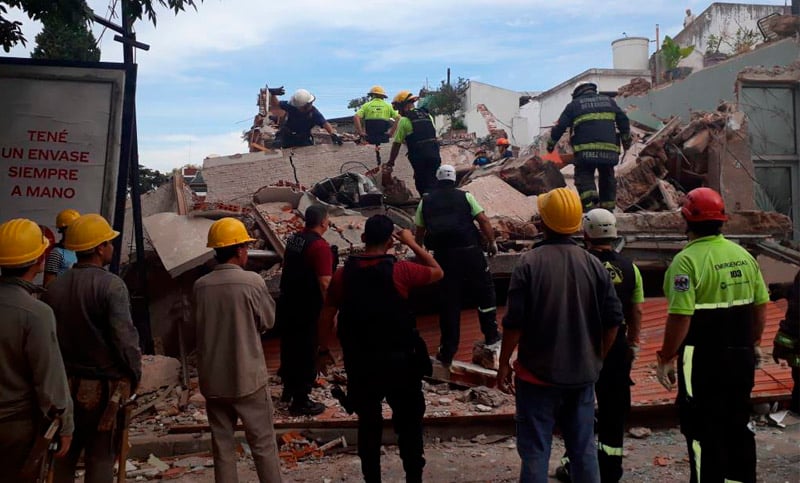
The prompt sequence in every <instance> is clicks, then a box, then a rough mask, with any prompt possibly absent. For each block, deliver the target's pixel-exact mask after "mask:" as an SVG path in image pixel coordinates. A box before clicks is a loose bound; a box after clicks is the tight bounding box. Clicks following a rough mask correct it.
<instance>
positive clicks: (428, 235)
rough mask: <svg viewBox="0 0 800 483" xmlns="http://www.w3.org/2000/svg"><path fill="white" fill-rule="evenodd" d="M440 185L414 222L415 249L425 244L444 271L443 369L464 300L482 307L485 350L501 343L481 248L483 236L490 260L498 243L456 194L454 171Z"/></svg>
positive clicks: (440, 173) (485, 221)
mask: <svg viewBox="0 0 800 483" xmlns="http://www.w3.org/2000/svg"><path fill="white" fill-rule="evenodd" d="M436 179H437V184H436V188H435V189H433V190H431V191H430V192H429V193H428V194H426V195H425V196H423V198H422V200H421V201H420V202H419V205H417V213H416V216H415V218H414V222H415V224H416V226H417V234H416V237H417V243H423V242H424V244H425V247H426V248H428V249H429V250H432V251H433V255H434V256H435V257H436V261H437V262H439V265H441V267H442V269H443V270H444V279H443V280H442V283H441V285H440V286H441V292H440V295H439V303H440V305H439V327H440V329H441V331H442V334H441V345H440V346H439V351H438V353H437V354H436V358H437V359H438V360H439V362H441V363H442V365H444V366H450V365H451V364H452V363H453V357H454V356H455V354H456V352H458V344H459V339H460V329H461V310H462V308H463V306H464V305H465V304H464V299H463V297H464V295H467V296H468V297H469V298H468V299H467V300H470V301H474V302H475V303H477V304H478V308H477V310H478V321H479V322H480V326H481V332H482V333H483V336H484V342H485V344H486V345H488V346H491V345H493V344H496V343H497V342H499V341H500V333H499V332H498V330H497V320H496V317H497V303H496V295H495V291H494V282H493V281H492V274H491V272H490V271H489V264H488V263H487V262H486V257H485V256H484V254H483V249H482V248H481V233H483V236H484V237H485V238H486V240H487V241H488V252H489V256H494V255H496V254H497V243H496V242H495V239H494V230H493V229H492V225H491V223H489V218H488V217H487V216H486V213H484V211H483V208H482V207H481V205H479V204H478V202H477V201H476V200H475V198H474V197H473V196H472V194H471V193H467V192H465V191H462V190H460V189H456V170H455V168H453V167H452V166H451V165H449V164H443V165H441V166H440V167H439V169H438V170H437V172H436ZM475 222H477V223H478V226H479V227H480V232H479V231H478V229H477V228H476V227H475Z"/></svg>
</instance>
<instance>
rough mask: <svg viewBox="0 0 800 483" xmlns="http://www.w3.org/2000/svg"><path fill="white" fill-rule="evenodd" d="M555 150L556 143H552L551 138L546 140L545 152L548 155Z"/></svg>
mask: <svg viewBox="0 0 800 483" xmlns="http://www.w3.org/2000/svg"><path fill="white" fill-rule="evenodd" d="M555 148H556V142H555V141H553V139H552V138H551V139H548V140H547V152H548V153H552V152H553V150H554V149H555Z"/></svg>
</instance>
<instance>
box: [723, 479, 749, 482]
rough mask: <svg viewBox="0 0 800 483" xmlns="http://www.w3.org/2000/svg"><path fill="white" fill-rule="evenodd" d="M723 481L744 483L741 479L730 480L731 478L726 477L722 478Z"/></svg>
mask: <svg viewBox="0 0 800 483" xmlns="http://www.w3.org/2000/svg"><path fill="white" fill-rule="evenodd" d="M722 481H724V482H725V483H744V482H743V481H739V480H729V479H727V478H725V479H724V480H722Z"/></svg>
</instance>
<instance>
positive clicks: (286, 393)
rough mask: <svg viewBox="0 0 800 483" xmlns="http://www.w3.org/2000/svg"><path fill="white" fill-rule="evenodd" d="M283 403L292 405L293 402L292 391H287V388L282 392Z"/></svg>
mask: <svg viewBox="0 0 800 483" xmlns="http://www.w3.org/2000/svg"><path fill="white" fill-rule="evenodd" d="M280 401H281V402H282V403H286V404H288V403H290V402H292V393H291V391H287V390H286V388H283V392H281V399H280Z"/></svg>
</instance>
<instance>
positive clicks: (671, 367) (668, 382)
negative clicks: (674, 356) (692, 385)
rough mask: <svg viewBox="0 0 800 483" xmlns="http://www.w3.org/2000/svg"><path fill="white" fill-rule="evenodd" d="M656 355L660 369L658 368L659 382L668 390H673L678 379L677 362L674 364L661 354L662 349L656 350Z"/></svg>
mask: <svg viewBox="0 0 800 483" xmlns="http://www.w3.org/2000/svg"><path fill="white" fill-rule="evenodd" d="M656 357H657V358H658V369H657V370H656V377H657V378H658V382H660V383H661V385H662V386H664V388H665V389H666V390H667V391H672V389H673V388H674V387H675V383H676V382H677V380H678V379H677V376H676V374H675V364H673V362H672V360H669V361H665V360H664V358H663V357H662V356H661V351H658V352H656Z"/></svg>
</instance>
